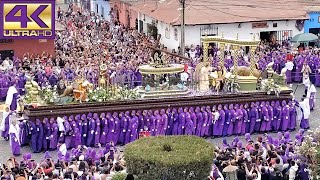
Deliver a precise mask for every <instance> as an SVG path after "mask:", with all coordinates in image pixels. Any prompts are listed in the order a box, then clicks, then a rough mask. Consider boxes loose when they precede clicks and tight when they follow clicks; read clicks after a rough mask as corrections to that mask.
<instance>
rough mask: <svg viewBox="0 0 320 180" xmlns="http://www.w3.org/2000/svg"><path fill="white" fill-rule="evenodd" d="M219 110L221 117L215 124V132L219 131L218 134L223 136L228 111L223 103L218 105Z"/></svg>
mask: <svg viewBox="0 0 320 180" xmlns="http://www.w3.org/2000/svg"><path fill="white" fill-rule="evenodd" d="M218 111H219V119H218V121H217V122H215V123H214V124H213V133H215V132H218V134H217V135H218V136H222V134H223V129H224V125H225V119H226V113H225V111H224V110H223V107H222V105H219V106H218Z"/></svg>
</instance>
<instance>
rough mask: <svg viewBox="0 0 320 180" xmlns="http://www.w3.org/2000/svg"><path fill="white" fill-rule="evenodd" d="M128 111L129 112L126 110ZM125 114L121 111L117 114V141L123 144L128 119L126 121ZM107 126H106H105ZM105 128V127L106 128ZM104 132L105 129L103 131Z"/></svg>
mask: <svg viewBox="0 0 320 180" xmlns="http://www.w3.org/2000/svg"><path fill="white" fill-rule="evenodd" d="M128 113H129V112H128ZM126 116H127V115H126V114H124V113H123V112H121V113H120V114H119V119H120V130H121V132H120V135H119V141H118V143H119V144H120V145H124V141H125V137H126V132H127V129H128V121H127V117H126ZM107 127H108V126H107ZM106 130H107V129H106ZM103 132H105V131H103ZM101 140H102V137H101Z"/></svg>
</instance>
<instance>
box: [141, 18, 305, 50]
mask: <svg viewBox="0 0 320 180" xmlns="http://www.w3.org/2000/svg"><path fill="white" fill-rule="evenodd" d="M138 18H139V20H140V21H142V22H143V28H140V29H142V31H143V32H144V33H148V24H149V25H150V24H153V25H154V26H156V27H157V29H158V34H161V43H162V44H164V45H165V46H166V47H168V49H177V47H178V46H180V37H181V30H180V27H179V26H172V25H169V24H167V23H164V22H161V21H157V20H156V19H153V18H151V17H148V16H146V15H144V14H141V13H139V14H138ZM140 26H141V24H140ZM303 32H304V29H303V27H298V26H297V22H296V20H279V21H263V22H244V23H232V24H212V25H191V26H190V25H186V27H185V43H186V46H190V45H191V44H193V45H199V44H201V37H202V36H205V35H206V34H207V35H219V36H221V35H222V34H223V36H224V37H225V38H234V39H236V37H237V34H238V38H239V39H241V40H252V39H253V36H255V37H256V38H261V39H267V36H270V35H271V34H272V35H273V36H274V38H275V39H276V40H278V41H279V42H280V41H282V40H287V39H290V38H291V37H293V36H294V35H296V34H299V33H303Z"/></svg>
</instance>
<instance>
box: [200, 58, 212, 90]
mask: <svg viewBox="0 0 320 180" xmlns="http://www.w3.org/2000/svg"><path fill="white" fill-rule="evenodd" d="M209 65H210V64H209V62H206V63H205V64H204V65H203V66H202V67H201V69H200V73H199V90H200V92H208V91H209V90H210V81H209V74H210V72H212V70H213V68H212V67H210V66H209Z"/></svg>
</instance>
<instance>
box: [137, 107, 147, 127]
mask: <svg viewBox="0 0 320 180" xmlns="http://www.w3.org/2000/svg"><path fill="white" fill-rule="evenodd" d="M137 117H138V122H139V124H138V131H139V132H143V130H144V120H145V119H144V118H143V114H142V113H141V111H140V110H138V111H137Z"/></svg>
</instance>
